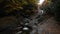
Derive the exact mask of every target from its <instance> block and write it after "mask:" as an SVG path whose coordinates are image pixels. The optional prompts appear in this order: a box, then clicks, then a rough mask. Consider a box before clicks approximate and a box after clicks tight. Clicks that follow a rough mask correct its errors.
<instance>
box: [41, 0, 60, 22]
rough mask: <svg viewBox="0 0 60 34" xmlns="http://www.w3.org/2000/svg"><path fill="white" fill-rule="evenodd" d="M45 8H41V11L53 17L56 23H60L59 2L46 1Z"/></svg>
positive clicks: (53, 0)
mask: <svg viewBox="0 0 60 34" xmlns="http://www.w3.org/2000/svg"><path fill="white" fill-rule="evenodd" d="M48 1H50V4H49V3H48V4H47V6H43V7H42V8H41V9H43V10H45V11H46V12H47V13H48V14H50V15H53V16H54V17H55V18H56V20H57V21H60V0H48Z"/></svg>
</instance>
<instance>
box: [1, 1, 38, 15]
mask: <svg viewBox="0 0 60 34" xmlns="http://www.w3.org/2000/svg"><path fill="white" fill-rule="evenodd" d="M37 3H38V0H0V15H8V14H11V13H14V14H16V13H17V14H18V13H21V12H22V14H23V13H24V14H27V15H30V14H31V13H36V12H37Z"/></svg>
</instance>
